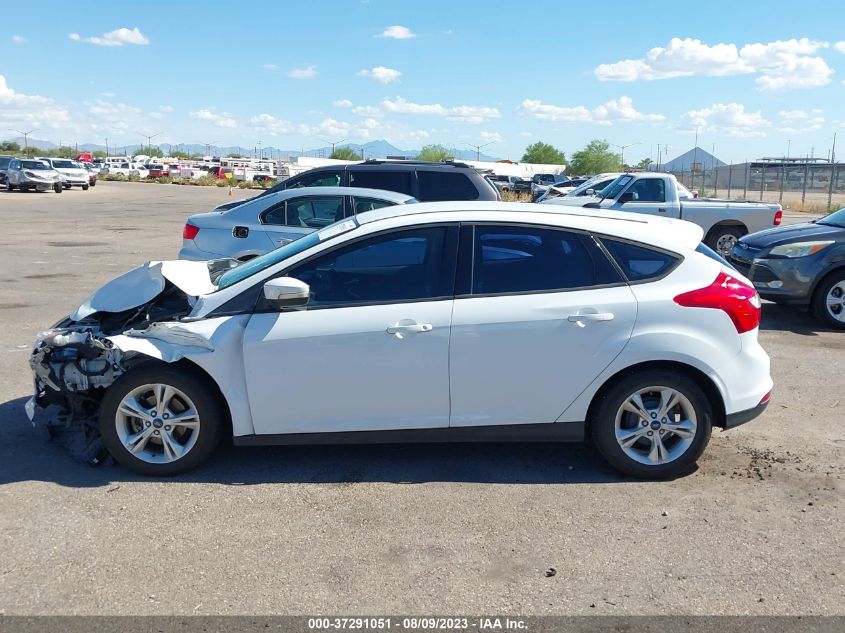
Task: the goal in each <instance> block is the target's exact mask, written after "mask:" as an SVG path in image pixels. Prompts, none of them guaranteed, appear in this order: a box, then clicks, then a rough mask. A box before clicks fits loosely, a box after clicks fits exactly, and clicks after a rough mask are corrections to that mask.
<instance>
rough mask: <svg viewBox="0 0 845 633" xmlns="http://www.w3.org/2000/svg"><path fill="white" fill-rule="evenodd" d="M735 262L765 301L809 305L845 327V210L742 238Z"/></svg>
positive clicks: (819, 315)
mask: <svg viewBox="0 0 845 633" xmlns="http://www.w3.org/2000/svg"><path fill="white" fill-rule="evenodd" d="M730 262H731V263H732V264H733V265H734V266H735V267H736V268H737V270H739V271H740V272H742V274H744V275H745V276H746V277H748V278H749V279H750V280H751V281H752V283H753V284H754V287H755V288H756V289H757V292H759V293H760V296H762V297H763V298H764V299H768V300H770V301H774V302H776V303H783V304H790V305H797V306H802V307H808V308H810V309H811V310H812V312H813V314H814V315H815V316H816V318H818V319H821V321H823V322H824V323H825V324H827V325H828V326H831V327H835V328H840V329H845V209H840V210H839V211H835V212H833V213H831V214H830V215H826V216H825V217H823V218H821V219H819V220H814V221H813V222H806V223H803V224H792V225H790V226H779V227H777V228H772V229H768V230H766V231H760V232H759V233H752V234H751V235H746V236H745V237H742V238H740V239H739V241H738V242H737V243H736V245H734V247H733V250H732V251H731V254H730Z"/></svg>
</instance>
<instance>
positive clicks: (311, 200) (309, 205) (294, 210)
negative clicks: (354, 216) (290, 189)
mask: <svg viewBox="0 0 845 633" xmlns="http://www.w3.org/2000/svg"><path fill="white" fill-rule="evenodd" d="M342 219H343V196H325V197H320V198H316V197H307V198H294V199H293V200H288V201H287V213H286V214H285V224H286V225H287V226H307V227H309V228H312V229H313V228H322V227H324V226H328V225H329V224H332V223H334V222H336V221H338V220H342Z"/></svg>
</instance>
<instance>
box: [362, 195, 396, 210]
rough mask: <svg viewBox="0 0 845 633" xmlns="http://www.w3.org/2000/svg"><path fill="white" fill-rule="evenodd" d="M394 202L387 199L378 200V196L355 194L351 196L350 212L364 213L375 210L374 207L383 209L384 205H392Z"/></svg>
mask: <svg viewBox="0 0 845 633" xmlns="http://www.w3.org/2000/svg"><path fill="white" fill-rule="evenodd" d="M395 204H396V203H395V202H390V201H389V200H379V199H378V198H359V197H357V196H355V197H354V198H352V213H354V214H358V213H365V212H367V211H375V210H376V209H383V208H384V207H392V206H393V205H395Z"/></svg>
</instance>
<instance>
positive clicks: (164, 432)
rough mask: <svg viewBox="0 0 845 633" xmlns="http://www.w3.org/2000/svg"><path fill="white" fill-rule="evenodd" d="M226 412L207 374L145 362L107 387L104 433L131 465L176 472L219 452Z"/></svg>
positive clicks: (145, 471)
mask: <svg viewBox="0 0 845 633" xmlns="http://www.w3.org/2000/svg"><path fill="white" fill-rule="evenodd" d="M130 411H131V413H130ZM221 411H222V406H221V403H220V402H219V401H218V398H217V397H215V394H214V391H213V388H212V387H211V385H209V384H208V380H207V379H206V378H205V377H204V376H202V375H200V374H198V373H195V372H192V371H190V370H189V369H185V368H184V367H174V366H172V365H167V364H163V363H144V364H142V365H139V366H138V367H136V368H135V369H132V370H131V371H129V372H127V373H125V374H123V375H122V376H121V377H120V378H118V379H117V380H116V381H115V382H114V383H113V384H112V385H111V386H110V387H109V389H108V391H106V395H105V396H104V398H103V401H102V404H101V405H100V433H101V435H102V440H103V445H104V446H105V447H106V448H107V449H108V451H109V453H111V455H112V457H114V458H115V460H117V461H118V462H119V463H120V464H122V465H123V466H126V468H128V469H129V470H132V471H134V472H136V473H139V474H141V475H148V476H153V477H161V476H169V475H176V474H179V473H183V472H186V471H189V470H191V469H192V468H195V467H196V466H198V465H199V464H200V463H202V462H203V461H205V460H206V459H208V457H209V456H210V455H211V454H212V453H213V452H214V449H215V448H216V447H217V444H218V443H219V441H220V433H221V429H222V428H223V414H222V413H221ZM135 412H137V413H138V415H134V413H135ZM180 416H181V418H180ZM180 420H181V421H183V422H185V425H182V424H179V421H180ZM188 425H189V426H188ZM130 446H134V447H135V451H134V452H133V451H130V448H129V447H130ZM182 451H184V452H182ZM180 452H182V454H181V455H179V453H180Z"/></svg>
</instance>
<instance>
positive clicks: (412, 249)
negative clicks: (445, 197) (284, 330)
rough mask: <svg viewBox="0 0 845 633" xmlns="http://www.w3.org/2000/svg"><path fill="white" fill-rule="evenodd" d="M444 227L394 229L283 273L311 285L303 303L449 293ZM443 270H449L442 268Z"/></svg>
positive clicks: (450, 274) (451, 274)
mask: <svg viewBox="0 0 845 633" xmlns="http://www.w3.org/2000/svg"><path fill="white" fill-rule="evenodd" d="M446 232H447V229H446V228H445V227H431V228H422V229H413V230H408V231H395V232H392V233H388V234H386V235H379V236H376V237H373V238H370V239H368V240H364V241H361V242H357V243H355V244H351V245H350V246H346V247H344V248H340V249H338V250H336V251H334V252H332V253H329V254H327V255H324V256H322V257H318V258H316V259H314V260H312V261H310V262H307V263H305V264H303V265H301V266H299V267H295V268H294V269H293V270H290V271H288V272H287V273H285V274H286V275H288V276H290V277H295V278H296V279H300V280H302V281H304V282H305V283H307V284H308V285H309V286H311V299H310V301H309V304H308V305H309V306H327V305H332V306H334V305H348V304H360V303H374V302H394V301H411V300H418V299H430V298H434V297H441V296H450V295H451V294H452V289H451V287H450V282H451V281H454V270H453V269H452V266H451V265H447V263H446V262H448V261H450V260H449V258H448V257H444V245H445V242H446ZM446 268H449V270H445V269H446Z"/></svg>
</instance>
